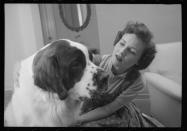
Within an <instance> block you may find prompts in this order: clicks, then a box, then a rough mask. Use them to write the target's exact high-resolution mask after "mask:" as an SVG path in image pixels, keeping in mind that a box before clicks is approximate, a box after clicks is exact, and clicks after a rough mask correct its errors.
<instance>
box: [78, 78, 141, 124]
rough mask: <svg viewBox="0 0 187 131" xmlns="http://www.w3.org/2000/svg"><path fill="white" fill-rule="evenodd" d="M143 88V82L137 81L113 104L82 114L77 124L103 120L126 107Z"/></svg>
mask: <svg viewBox="0 0 187 131" xmlns="http://www.w3.org/2000/svg"><path fill="white" fill-rule="evenodd" d="M142 88H143V82H142V81H141V79H137V80H136V81H135V82H134V83H133V84H132V85H131V86H130V87H129V88H128V89H127V90H125V91H123V92H122V93H121V94H120V95H119V96H118V97H117V98H116V99H115V100H114V101H113V102H111V103H109V104H107V105H105V106H102V107H98V108H96V109H94V110H92V111H89V112H88V113H85V114H82V115H81V116H79V117H78V118H77V121H78V122H82V123H85V122H90V121H95V120H99V119H102V118H105V117H107V116H109V115H111V114H112V113H114V112H115V111H117V110H118V109H120V108H121V107H122V106H124V105H127V104H128V103H129V102H130V101H132V100H133V99H134V98H135V97H136V96H137V93H138V92H139V91H140V90H142Z"/></svg>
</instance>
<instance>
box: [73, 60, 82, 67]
mask: <svg viewBox="0 0 187 131" xmlns="http://www.w3.org/2000/svg"><path fill="white" fill-rule="evenodd" d="M80 65H81V64H80V62H78V61H75V62H73V63H72V64H71V66H72V67H79V66H80Z"/></svg>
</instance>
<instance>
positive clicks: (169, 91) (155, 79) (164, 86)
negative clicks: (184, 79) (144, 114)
mask: <svg viewBox="0 0 187 131" xmlns="http://www.w3.org/2000/svg"><path fill="white" fill-rule="evenodd" d="M144 78H145V83H146V85H147V86H152V87H154V88H156V89H157V90H159V91H160V92H163V93H164V94H165V95H168V96H170V97H172V99H176V100H177V101H181V99H182V87H181V85H179V84H178V83H176V82H174V81H173V80H170V79H168V78H166V77H164V76H161V75H159V74H156V73H151V72H146V73H144ZM148 88H149V87H148Z"/></svg>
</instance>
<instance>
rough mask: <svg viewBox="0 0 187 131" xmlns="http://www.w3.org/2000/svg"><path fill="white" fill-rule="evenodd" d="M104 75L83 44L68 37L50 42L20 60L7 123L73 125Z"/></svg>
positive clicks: (98, 86)
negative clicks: (86, 100)
mask: <svg viewBox="0 0 187 131" xmlns="http://www.w3.org/2000/svg"><path fill="white" fill-rule="evenodd" d="M104 76H106V74H105V73H104V72H103V71H102V70H101V69H100V68H99V67H97V66H96V65H94V64H93V63H92V62H91V60H90V59H89V52H88V49H87V48H86V47H85V46H84V45H82V44H80V43H77V42H74V41H71V40H68V39H60V40H56V41H54V42H51V43H50V44H47V45H46V46H44V47H43V48H41V49H40V50H39V51H37V52H36V53H34V54H33V55H32V56H30V57H28V58H26V59H24V60H22V61H21V62H20V63H19V65H18V68H17V70H16V77H15V81H14V93H13V96H12V99H11V101H10V102H9V104H8V106H7V108H6V110H5V114H4V121H5V126H41V127H43V126H70V125H71V123H73V122H74V119H75V118H76V116H77V115H79V114H80V113H81V110H82V105H83V103H84V99H83V98H86V99H90V98H91V97H92V95H91V92H92V93H93V91H97V90H99V89H100V88H102V86H103V85H102V83H104V81H103V80H104V79H105V81H106V77H104Z"/></svg>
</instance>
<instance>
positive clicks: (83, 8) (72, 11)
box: [59, 4, 91, 32]
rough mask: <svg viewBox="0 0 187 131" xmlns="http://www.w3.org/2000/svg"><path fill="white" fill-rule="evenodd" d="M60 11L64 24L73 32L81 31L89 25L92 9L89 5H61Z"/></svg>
mask: <svg viewBox="0 0 187 131" xmlns="http://www.w3.org/2000/svg"><path fill="white" fill-rule="evenodd" d="M59 11H60V17H61V19H62V22H63V23H64V25H65V26H66V27H67V28H69V29H70V30H72V31H77V32H78V31H81V30H83V29H84V28H86V27H87V25H88V23H89V20H90V15H91V7H90V5H88V4H59Z"/></svg>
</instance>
